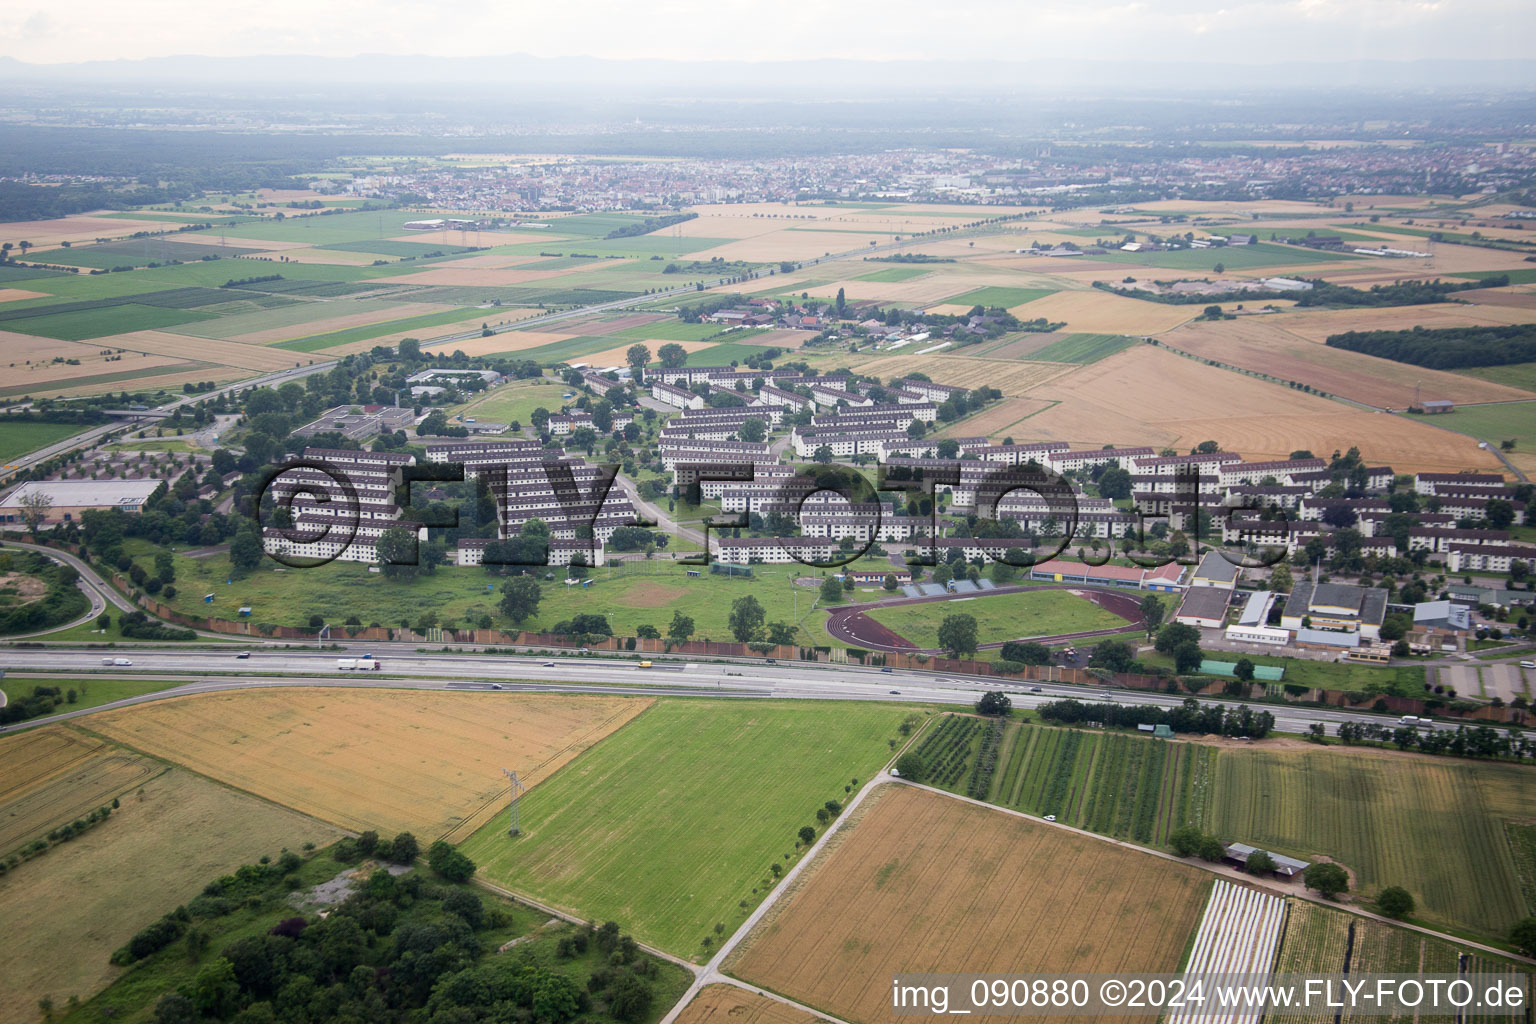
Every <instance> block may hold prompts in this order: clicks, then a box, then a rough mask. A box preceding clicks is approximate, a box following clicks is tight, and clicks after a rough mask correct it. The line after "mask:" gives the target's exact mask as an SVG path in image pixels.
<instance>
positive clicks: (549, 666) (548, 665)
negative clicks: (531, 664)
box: [542, 661, 555, 668]
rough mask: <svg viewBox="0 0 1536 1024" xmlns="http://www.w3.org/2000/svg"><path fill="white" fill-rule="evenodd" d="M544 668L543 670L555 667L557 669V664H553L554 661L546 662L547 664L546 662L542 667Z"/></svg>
mask: <svg viewBox="0 0 1536 1024" xmlns="http://www.w3.org/2000/svg"><path fill="white" fill-rule="evenodd" d="M542 667H543V668H554V667H555V663H554V662H552V661H546V662H545V663H544V664H543V666H542Z"/></svg>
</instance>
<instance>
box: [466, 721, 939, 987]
mask: <svg viewBox="0 0 1536 1024" xmlns="http://www.w3.org/2000/svg"><path fill="white" fill-rule="evenodd" d="M909 713H910V712H909V711H908V710H907V709H904V708H899V707H891V706H888V705H874V704H856V703H846V704H839V705H838V706H837V707H835V708H833V707H830V706H826V705H819V704H818V703H817V702H814V701H750V702H724V703H722V702H718V701H689V700H662V701H660V702H658V703H657V704H656V705H655V706H654V707H652V708H650V709H649V710H647V711H646V712H644V713H643V714H641V715H640V716H639V717H638V718H636V719H635V720H634V721H632V722H630V723H629V724H628V725H625V726H624V727H623V728H621V729H620V730H619V731H618V732H616V733H614V734H613V735H611V736H609V737H608V738H607V739H605V740H603V741H602V742H601V743H599V744H597V745H596V746H595V747H593V748H592V749H590V750H588V751H587V752H586V753H584V754H582V755H581V756H580V757H578V758H577V759H576V760H575V761H572V762H571V763H570V764H568V765H566V766H565V767H564V768H562V769H561V770H560V771H559V772H557V773H556V774H555V775H554V776H553V777H552V778H550V779H549V780H548V781H546V782H544V783H542V784H541V785H538V786H536V787H534V788H533V789H532V790H530V791H529V793H528V795H527V796H525V797H523V798H522V800H521V801H520V802H521V805H522V806H521V818H522V827H523V830H524V835H522V836H520V837H517V838H512V837H509V836H508V835H507V822H506V817H505V816H504V815H498V817H497V819H496V820H495V821H493V822H491V823H490V824H488V825H486V826H485V827H484V828H482V829H481V830H480V831H479V832H477V833H475V834H474V835H473V836H471V837H470V838H469V839H468V840H467V841H466V842H464V843H463V844H461V847H460V848H461V849H462V850H463V851H464V853H465V854H467V855H468V856H469V857H470V859H472V860H473V861H474V862H475V863H476V864H478V865H479V867H480V875H481V877H484V878H486V879H488V880H490V881H493V882H498V883H500V884H502V885H505V886H507V887H508V888H510V889H513V890H514V891H517V892H521V893H526V894H527V895H529V896H532V897H534V898H536V899H540V900H545V901H548V902H550V903H554V904H557V905H559V906H561V907H565V908H569V909H570V910H572V911H574V912H575V913H577V914H580V915H581V916H582V917H584V918H589V919H593V920H599V921H601V920H604V919H612V920H615V921H618V922H619V924H620V926H621V927H626V928H629V929H632V930H633V932H634V934H635V937H636V938H638V939H640V940H642V941H645V942H651V943H654V944H655V945H657V946H659V947H661V948H662V949H666V950H668V951H670V952H673V953H677V954H679V955H681V956H686V957H693V958H696V959H702V958H703V956H704V954H705V947H704V946H702V945H701V942H702V940H703V939H704V938H705V937H706V936H707V937H710V938H711V939H712V940H713V939H714V938H715V937H716V936H715V932H714V927H715V925H716V924H723V925H724V926H725V933H726V934H729V933H730V932H731V931H734V930H735V928H736V927H737V926H738V925H739V924H740V923H741V921H742V920H743V919H744V918H745V916H746V915H747V913H748V912H749V911H750V909H751V908H753V907H755V906H756V905H757V903H758V902H759V901H760V900H761V899H762V897H763V896H764V895H766V894H767V891H768V888H769V887H770V886H771V884H772V883H771V878H772V876H771V875H770V874H769V870H768V866H769V865H770V864H773V863H776V864H779V865H780V866H781V869H783V868H788V867H790V866H791V865H792V864H793V863H794V860H795V857H796V850H795V844H796V841H795V833H796V831H797V830H798V829H799V828H800V827H801V826H803V825H811V826H812V827H816V819H815V817H814V814H815V810H816V808H818V807H820V806H822V804H823V803H824V802H825V801H827V800H834V799H835V800H839V801H844V802H846V801H847V799H848V795H847V794H846V793H845V792H844V786H848V785H851V784H852V780H853V779H858V780H860V781H861V782H862V781H863V780H865V779H867V778H869V776H870V775H872V774H873V773H874V772H875V771H877V770H878V769H879V768H880V766H881V765H882V764H883V763H884V762H885V760H886V758H887V757H889V756H890V749H889V747H888V746H887V742H886V741H887V740H889V739H893V738H895V737H896V736H897V732H896V730H897V726H898V725H899V724H900V723H901V721H902V719H903V718H904V716H905V715H907V714H909ZM818 831H819V828H818ZM786 854H788V855H789V858H788V859H785V855H786Z"/></svg>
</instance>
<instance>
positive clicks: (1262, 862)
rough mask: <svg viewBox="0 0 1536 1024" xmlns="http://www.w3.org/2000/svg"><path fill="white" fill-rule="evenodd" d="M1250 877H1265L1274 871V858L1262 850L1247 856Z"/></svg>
mask: <svg viewBox="0 0 1536 1024" xmlns="http://www.w3.org/2000/svg"><path fill="white" fill-rule="evenodd" d="M1246 870H1247V871H1248V873H1249V874H1250V875H1267V874H1269V873H1271V872H1273V871H1274V870H1275V858H1274V857H1272V856H1270V855H1269V854H1268V853H1266V852H1265V851H1263V850H1254V851H1253V852H1252V853H1250V854H1249V855H1248V865H1247V869H1246Z"/></svg>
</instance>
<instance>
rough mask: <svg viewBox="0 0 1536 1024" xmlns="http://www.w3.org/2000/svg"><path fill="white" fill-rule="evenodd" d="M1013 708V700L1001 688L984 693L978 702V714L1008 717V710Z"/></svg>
mask: <svg viewBox="0 0 1536 1024" xmlns="http://www.w3.org/2000/svg"><path fill="white" fill-rule="evenodd" d="M1012 710H1013V701H1011V700H1009V699H1008V695H1007V694H1006V693H1003V692H1002V691H1001V690H993V691H991V692H990V693H984V694H982V695H981V699H980V700H978V701H977V702H976V713H977V714H978V715H990V716H992V717H995V718H1006V717H1007V716H1008V712H1010V711H1012Z"/></svg>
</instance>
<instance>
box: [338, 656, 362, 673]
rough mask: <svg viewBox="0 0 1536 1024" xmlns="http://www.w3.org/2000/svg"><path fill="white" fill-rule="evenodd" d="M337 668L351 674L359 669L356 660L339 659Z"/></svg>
mask: <svg viewBox="0 0 1536 1024" xmlns="http://www.w3.org/2000/svg"><path fill="white" fill-rule="evenodd" d="M336 667H337V668H338V669H340V670H341V671H343V672H350V671H352V670H353V669H355V668H357V659H356V658H337V659H336Z"/></svg>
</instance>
